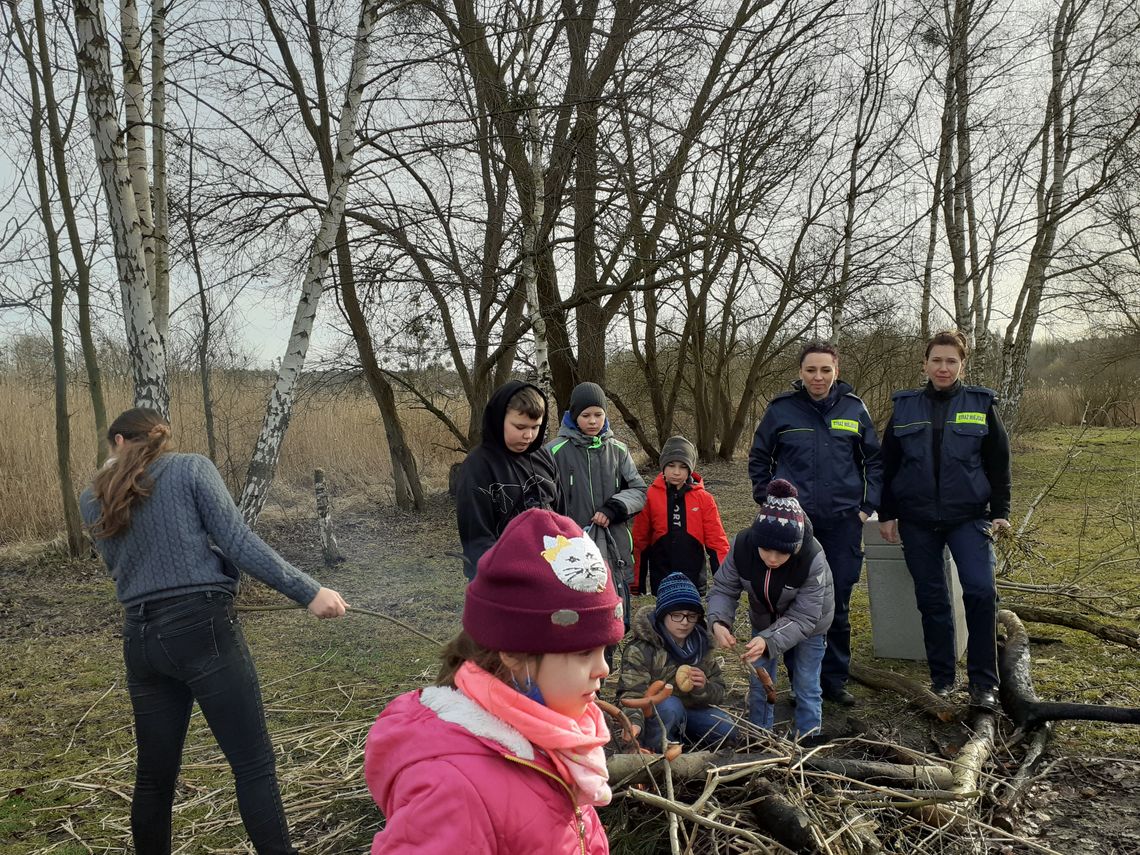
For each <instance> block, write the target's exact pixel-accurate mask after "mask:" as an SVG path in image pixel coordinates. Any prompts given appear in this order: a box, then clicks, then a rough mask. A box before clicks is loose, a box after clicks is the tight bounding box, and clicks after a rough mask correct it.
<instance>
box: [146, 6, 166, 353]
mask: <svg viewBox="0 0 1140 855" xmlns="http://www.w3.org/2000/svg"><path fill="white" fill-rule="evenodd" d="M150 121H151V131H150V148H151V163H152V172H153V181H152V182H151V184H152V187H151V190H152V192H153V194H154V241H153V245H154V292H153V294H154V322H155V325H156V326H157V327H158V331H159V334H161V335H162V337H163V339H164V340H165V339H166V338H167V335H168V333H169V329H170V252H169V241H170V205H169V201H168V199H167V193H166V0H154V3H153V5H152V8H151V12H150ZM144 222H145V221H144Z"/></svg>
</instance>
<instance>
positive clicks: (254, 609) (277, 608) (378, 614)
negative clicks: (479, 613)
mask: <svg viewBox="0 0 1140 855" xmlns="http://www.w3.org/2000/svg"><path fill="white" fill-rule="evenodd" d="M235 608H236V609H237V610H238V611H239V612H285V611H291V610H292V609H303V608H305V607H304V606H302V605H301V604H300V603H289V604H280V605H271V606H246V605H242V606H236V607H235ZM348 611H349V612H352V613H354V614H358V615H370V616H371V617H377V618H381V619H383V620H386V621H390V622H392V623H394V624H396V626H399V627H402V628H404V629H406V630H407V631H408V632H410V633H412V634H413V635H418V636H419V637H420V638H422V639H423V640H424V641H430V642H431V643H432V644H434V645H436V646H438V647H443V642H442V641H439V640H438V639H435V638H432V637H431V636H430V635H427V634H425V633H422V632H420V631H419V630H418V629H416V628H415V627H414V626H409V625H408V624H406V623H404V622H403V621H402V620H400V619H399V618H394V617H392V616H391V615H386V614H384V613H383V612H376V611H373V610H372V609H362V608H360V606H349V607H348Z"/></svg>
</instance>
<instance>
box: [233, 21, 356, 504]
mask: <svg viewBox="0 0 1140 855" xmlns="http://www.w3.org/2000/svg"><path fill="white" fill-rule="evenodd" d="M377 17H378V6H377V3H376V0H363V3H362V4H361V9H360V20H359V22H358V24H357V28H356V42H355V44H354V46H353V51H352V68H351V72H350V74H349V79H348V85H347V87H346V90H345V99H344V106H343V108H342V110H341V116H340V129H339V131H338V132H337V150H336V157H335V159H334V161H333V176H332V181H331V182H330V183H329V198H328V203H327V206H326V208H325V210H324V212H323V213H322V215H321V224H320V227H319V229H318V231H317V235H316V238H315V239H314V240H313V247H312V251H311V252H310V254H309V266H308V269H307V270H306V271H305V278H304V281H303V283H302V285H301V296H300V298H299V299H298V301H297V312H296V314H295V315H294V316H293V329H292V331H291V332H290V335H289V343H288V345H287V346H286V348H285V354H284V356H283V357H282V359H281V367H280V368H279V369H278V372H277V381H276V382H275V383H274V384H273V389H272V391H271V392H270V393H269V401H268V403H267V405H266V408H265V419H264V421H263V422H262V425H261V433H260V434H259V435H258V437H257V445H256V446H255V447H254V450H253V457H252V458H251V459H250V461H249V471H248V472H247V474H246V480H245V487H244V489H243V490H242V494H241V501H240V503H239V504H240V505H241V510H242V515H243V516H244V517H245V519H246V521H247V522H249V523H250V524H251V525H252V524H253V523H255V522H256V521H257V517H258V516H259V515H260V514H261V510H262V508H264V507H265V502H266V500H267V499H268V498H269V487H270V485H271V484H272V483H273V476H274V475H275V474H276V472H277V461H278V460H279V458H280V456H281V443H282V441H283V440H284V439H285V431H286V429H287V428H288V427H289V417H290V416H291V415H292V412H293V392H294V390H295V389H296V386H297V380H298V379H299V378H300V376H301V371H302V369H303V368H304V366H305V355H306V354H307V353H308V350H309V340H310V338H311V337H312V332H313V320H314V319H315V318H316V315H317V305H318V303H319V302H320V298H321V279H322V278H323V277H324V275H325V272H326V271H327V270H328V266H329V256H330V255H331V253H332V251H333V249H334V247H335V246H336V236H337V230H338V229H339V228H340V224H341V220H342V219H343V218H344V206H345V200H346V198H347V196H348V185H349V180H350V177H351V173H352V159H353V155H354V153H355V138H354V137H355V129H356V115H357V112H358V111H359V109H360V99H361V96H362V95H363V92H364V82H365V73H366V71H367V69H368V58H369V50H370V39H371V36H372V30H373V29H374V28H375V25H376V19H377Z"/></svg>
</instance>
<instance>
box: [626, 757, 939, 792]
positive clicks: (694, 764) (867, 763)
mask: <svg viewBox="0 0 1140 855" xmlns="http://www.w3.org/2000/svg"><path fill="white" fill-rule="evenodd" d="M661 762H662V760H661V755H660V754H615V755H613V756H612V757H609V758H607V760H606V763H607V765H608V767H609V773H610V783H611V784H617V783H619V782H624V783H626V784H643V783H646V782H648V781H649V780H651V779H652V776H653V774H654V767H655V766H658V765H659V764H660V763H661ZM748 763H756V764H757V766H758V770H759V768H762V767H763V766H783V765H788V766H802V767H803V768H805V769H810V770H812V771H813V772H828V773H830V774H832V775H842V776H843V777H845V778H852V779H854V780H857V781H889V782H892V783H896V782H902V783H906V784H908V785H911V786H913V787H916V788H917V787H924V788H932V789H936V790H948V789H950V788H951V786H952V785H953V783H954V775H953V772H951V770H950V769H947V768H946V767H944V766H905V765H901V764H896V763H878V762H875V761H873V760H837V759H832V758H830V757H817V756H812V757H804V758H798V757H790V756H782V755H779V754H770V753H759V754H737V753H735V752H732V751H694V752H691V753H688V754H682V755H681V756H680V757H678V758H677V759H676V760H674V761H673V762H672V764H671V767H672V772H673V777H674V778H675V779H677V780H679V781H691V780H694V779H699V778H704V777H705V776H706V775H707V774H708V772H709V771H710V770H712V769H716V768H717V767H720V766H733V767H740V766H743V765H746V764H748ZM658 771H659V770H658Z"/></svg>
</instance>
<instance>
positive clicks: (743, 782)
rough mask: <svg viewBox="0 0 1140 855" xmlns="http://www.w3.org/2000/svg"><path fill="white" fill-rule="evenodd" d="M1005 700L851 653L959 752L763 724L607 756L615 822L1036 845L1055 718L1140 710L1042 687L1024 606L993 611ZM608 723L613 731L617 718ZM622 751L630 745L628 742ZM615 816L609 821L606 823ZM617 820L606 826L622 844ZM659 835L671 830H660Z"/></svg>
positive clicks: (699, 842)
mask: <svg viewBox="0 0 1140 855" xmlns="http://www.w3.org/2000/svg"><path fill="white" fill-rule="evenodd" d="M999 625H1000V626H1001V628H1002V629H1003V630H1004V642H1003V645H1002V651H1001V658H1000V663H999V664H1000V671H1001V677H1002V691H1001V702H1002V707H1003V709H1002V713H1003V714H999V713H997V712H996V711H994V712H991V711H985V710H971V709H966V708H963V707H956V706H955V705H954V704H952V703H950V702H948V701H946V700H944V699H942V698H938V697H937V696H935V695H933V694H932V693H930V692H929V691H927V690H926V689H925V688H923V687H921V686H919V685H918V684H917V683H914V682H913V681H910V680H907V679H906V678H903V677H900V676H898V675H895V674H891V673H890V672H885V671H879V670H876V669H871V668H867V667H865V666H864V667H856V666H854V665H853V667H852V676H853V678H855V679H858V680H859V681H860V682H863V683H865V684H867V685H871V686H874V687H876V688H880V689H883V690H885V691H893V692H896V693H898V694H901V695H902V696H903V697H905V698H906V699H907V700H908V701H909V702H910V704H911V705H912V706H913V707H915V708H916V710H917V711H918V714H920V715H928V716H930V717H931V718H932V719H937V720H939V721H941V722H956V723H957V724H958V726H959V728H960V731H961V734H962V736H963V740H962V744H961V745H960V746H959V747H957V750H956V751H955V752H954V753H953V756H949V757H947V756H942V755H939V756H935V755H932V754H926V753H922V752H919V751H915V750H913V749H911V748H907V747H905V746H902V745H899V744H896V743H894V742H892V741H889V740H886V739H874V738H869V737H867V736H866V735H864V736H860V737H853V738H849V739H835V740H832V741H830V742H826V743H822V744H819V743H814V744H811V745H800V744H797V743H794V742H790V741H787V740H783V739H780V738H779V737H778V736H776V735H774V734H770V733H765V732H761V731H755V730H748V726H747V724H746V723H745V722H741V723H740V726H741V728H742V729H743V730H744V731H745V732H746V733H747V741H746V744H745V745H744V746H743V747H740V748H737V750H735V751H727V750H722V751H698V752H692V753H685V754H682V755H681V756H680V757H678V758H677V759H676V760H674V761H673V762H672V763H666V762H664V760H663V759H662V758H661V756H660V755H646V754H644V753H632V752H628V748H629V746H619V750H620V749H622V748H625V749H627V751H623V752H622V753H616V754H615V755H614V756H612V757H611V758H610V779H611V785H612V786H613V787H614V790H615V794H616V795H615V802H617V807H616V808H611V810H612V811H616V812H618V813H620V815H621V817H622V818H621V821H620V825H621V826H623V827H624V828H626V829H634V831H627V832H624V833H625V834H633V835H642V836H644V835H646V834H647V833H649V832H650V830H651V829H653V830H655V833H656V839H657V843H656V844H655V846H654V847H638V846H637V844H636V842H635V841H634V840H630V841H629V844H628V845H629V848H630V850H632V851H646V852H649V851H653V852H658V851H660V852H671V853H676V854H677V855H680V853H737V852H739V853H744V852H748V853H787V852H794V853H826V855H870V853H877V852H884V853H886V852H898V853H913V852H922V853H947V855H949V853H975V852H978V853H981V852H1000V853H1003V855H1012V854H1013V853H1023V852H1024V853H1030V852H1044V853H1051V852H1054V851H1055V850H1053V849H1051V848H1050V847H1049V846H1047V845H1045V844H1044V843H1042V842H1040V841H1037V840H1034V839H1032V838H1031V837H1030V836H1027V835H1023V834H1020V833H1019V832H1018V828H1019V824H1020V823H1019V820H1020V816H1021V812H1022V809H1023V806H1024V802H1025V798H1026V795H1027V793H1028V792H1029V790H1030V788H1031V785H1032V784H1033V782H1034V781H1035V780H1036V778H1037V775H1038V764H1039V763H1040V761H1041V758H1042V757H1043V755H1044V752H1045V746H1046V743H1047V740H1048V736H1049V729H1050V724H1051V722H1052V721H1053V720H1056V719H1061V718H1081V719H1091V720H1101V721H1114V722H1121V723H1140V710H1136V709H1130V708H1120V707H1102V706H1098V705H1095V704H1067V703H1065V704H1061V703H1051V702H1047V701H1042V700H1040V699H1039V698H1038V697H1037V695H1036V693H1035V691H1034V688H1033V683H1032V680H1031V679H1030V676H1029V640H1028V635H1027V634H1026V632H1025V628H1024V626H1023V625H1022V623H1021V621H1020V619H1019V618H1018V617H1017V615H1015V614H1014V613H1012V612H1010V611H1002V612H1001V613H1000V614H999ZM614 730H615V732H617V733H621V725H620V722H616V723H615V727H614ZM627 752H628V753H627ZM615 824H617V823H613V822H611V826H613V825H615ZM622 835H623V832H622V831H620V830H616V831H615V832H613V833H612V834H611V837H612V838H614V842H615V843H617V844H619V845H621V846H623V847H624V845H625V844H624V842H623V841H622V840H621V837H622ZM666 841H667V842H666Z"/></svg>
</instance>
